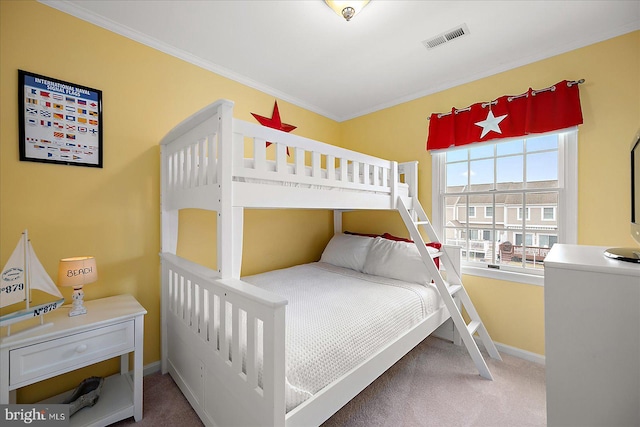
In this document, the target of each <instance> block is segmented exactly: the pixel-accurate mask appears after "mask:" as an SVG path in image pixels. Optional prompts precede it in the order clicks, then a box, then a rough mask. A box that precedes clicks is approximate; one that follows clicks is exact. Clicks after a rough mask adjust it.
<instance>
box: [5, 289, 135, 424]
mask: <svg viewBox="0 0 640 427" xmlns="http://www.w3.org/2000/svg"><path fill="white" fill-rule="evenodd" d="M85 306H86V308H87V314H85V315H82V316H75V317H69V316H68V306H63V307H61V308H59V309H58V310H56V311H54V312H52V313H50V314H47V322H52V323H53V325H52V326H50V327H48V328H44V329H37V330H34V331H29V332H25V333H24V334H16V335H12V336H9V337H4V338H2V339H1V340H0V404H6V403H16V402H15V390H16V389H18V388H20V387H24V386H27V385H29V384H33V383H36V382H39V381H42V380H45V379H47V378H51V377H54V376H56V375H60V374H63V373H65V372H70V371H74V370H76V369H78V368H82V367H84V366H88V365H92V364H94V363H98V362H101V361H104V360H107V359H111V358H113V357H117V356H120V374H116V375H113V376H110V377H108V378H106V379H105V382H104V386H103V388H102V392H101V394H100V398H99V399H98V402H97V403H96V404H95V406H93V407H91V408H88V409H83V410H81V411H79V412H77V413H76V414H75V415H74V416H72V417H71V419H70V421H71V425H72V426H76V425H78V426H85V425H96V426H105V425H109V424H112V423H114V422H116V421H119V420H122V419H125V418H129V417H134V418H135V420H136V421H140V420H141V419H142V349H143V341H144V340H143V331H144V315H145V314H146V313H147V311H146V310H145V309H144V307H142V306H141V305H140V303H138V301H136V299H135V298H133V297H132V296H131V295H118V296H114V297H108V298H102V299H97V300H92V301H86V302H85ZM129 353H133V375H132V376H131V375H129ZM71 392H73V391H72V390H70V391H69V392H67V393H63V394H61V395H59V396H55V397H52V398H51V399H47V400H46V401H43V402H40V403H58V402H62V401H63V400H64V398H65V397H66V396H67V395H68V394H69V393H71Z"/></svg>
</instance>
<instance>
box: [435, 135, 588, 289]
mask: <svg viewBox="0 0 640 427" xmlns="http://www.w3.org/2000/svg"><path fill="white" fill-rule="evenodd" d="M546 135H558V190H557V192H558V208H557V210H556V219H557V223H558V233H557V239H558V243H567V244H575V243H577V240H578V225H577V221H576V220H575V218H577V216H578V128H577V127H572V128H568V129H563V130H559V131H555V132H548V133H544V134H536V135H529V136H528V138H535V137H539V136H546ZM523 138H525V137H519V138H504V139H499V140H492V141H490V142H486V143H477V144H473V145H475V146H478V145H479V144H484V145H495V144H501V143H504V142H510V141H516V140H521V139H523ZM460 148H461V149H464V148H470V146H469V145H467V146H464V147H460ZM446 152H447V150H437V151H431V175H432V176H431V180H432V181H431V184H432V188H431V189H432V191H431V197H432V200H431V203H432V205H431V206H432V209H431V211H432V214H431V216H432V218H431V220H432V222H431V223H432V225H433V227H434V229H435V231H436V234H437V235H438V236H444V233H443V214H444V212H443V204H444V196H443V195H442V193H443V190H444V189H443V188H442V186H443V185H444V183H446V177H445V173H446V167H445V163H446ZM554 191H556V190H554ZM494 214H495V213H494ZM462 274H469V275H474V276H480V277H487V278H491V279H497V280H505V281H510V282H516V283H526V284H532V285H538V286H544V269H540V271H538V270H536V271H532V272H516V271H507V270H501V269H497V268H492V267H489V266H488V265H487V266H484V267H481V266H478V265H477V263H474V264H473V265H470V263H469V262H466V261H465V260H463V261H462Z"/></svg>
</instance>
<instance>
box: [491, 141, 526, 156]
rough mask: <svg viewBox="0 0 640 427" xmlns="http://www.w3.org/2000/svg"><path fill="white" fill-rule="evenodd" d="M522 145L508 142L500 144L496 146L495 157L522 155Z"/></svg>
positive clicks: (518, 142)
mask: <svg viewBox="0 0 640 427" xmlns="http://www.w3.org/2000/svg"><path fill="white" fill-rule="evenodd" d="M522 143H523V141H522V140H521V139H520V140H517V141H510V142H502V143H500V144H496V149H497V155H498V156H505V155H507V154H521V153H522Z"/></svg>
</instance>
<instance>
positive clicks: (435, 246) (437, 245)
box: [382, 233, 442, 269]
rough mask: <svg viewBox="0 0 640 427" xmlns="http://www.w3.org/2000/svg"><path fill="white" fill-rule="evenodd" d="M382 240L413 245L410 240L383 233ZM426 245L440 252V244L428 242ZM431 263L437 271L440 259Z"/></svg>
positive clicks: (437, 258) (435, 259)
mask: <svg viewBox="0 0 640 427" xmlns="http://www.w3.org/2000/svg"><path fill="white" fill-rule="evenodd" d="M382 238H384V239H389V240H394V241H396V242H407V243H413V240H411V239H407V238H404V237H398V236H394V235H393V234H389V233H384V234H383V235H382ZM426 245H427V246H431V247H432V248H436V249H438V250H440V248H441V247H442V243H438V242H429V243H426ZM433 262H434V263H435V264H436V268H438V269H439V268H440V258H439V257H436V258H434V259H433Z"/></svg>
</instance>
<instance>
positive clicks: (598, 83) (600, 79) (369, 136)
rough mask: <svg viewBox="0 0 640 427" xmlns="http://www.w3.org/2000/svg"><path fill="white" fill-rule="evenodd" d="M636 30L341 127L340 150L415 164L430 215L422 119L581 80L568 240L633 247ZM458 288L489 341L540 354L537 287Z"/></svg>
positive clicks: (357, 219)
mask: <svg viewBox="0 0 640 427" xmlns="http://www.w3.org/2000/svg"><path fill="white" fill-rule="evenodd" d="M638 70H640V31H636V32H634V33H631V34H627V35H624V36H621V37H617V38H614V39H611V40H608V41H605V42H602V43H598V44H595V45H591V46H588V47H585V48H582V49H578V50H574V51H572V52H569V53H566V54H563V55H558V56H555V57H553V58H550V59H547V60H543V61H539V62H536V63H533V64H530V65H527V66H523V67H520V68H517V69H514V70H511V71H507V72H504V73H500V74H497V75H494V76H491V77H487V78H484V79H481V80H478V81H475V82H472V83H468V84H465V85H461V86H458V87H455V88H453V89H449V90H445V91H442V92H439V93H437V94H434V95H431V96H426V97H423V98H420V99H417V100H415V101H412V102H407V103H405V104H402V105H399V106H396V107H393V108H389V109H386V110H383V111H379V112H376V113H373V114H369V115H367V116H364V117H360V118H356V119H353V120H350V121H348V122H345V123H343V124H342V132H343V135H342V137H343V141H349V143H350V144H349V148H351V149H354V150H361V151H366V152H367V153H369V154H372V155H374V156H380V157H388V158H393V159H395V160H398V161H407V160H418V161H419V162H420V173H419V199H420V200H421V202H422V204H423V206H424V207H425V210H427V213H428V214H430V212H431V156H430V155H429V153H428V152H426V151H425V149H424V146H425V141H426V137H427V129H428V124H427V120H426V118H427V117H428V116H429V115H430V114H431V113H432V112H442V111H449V110H451V107H453V106H455V107H457V108H463V107H466V106H468V105H471V104H473V103H476V102H480V101H488V100H492V99H495V98H497V97H499V96H502V95H508V94H514V95H515V94H519V93H523V92H525V91H526V90H527V89H528V88H529V87H530V86H531V87H533V88H534V89H540V88H544V87H547V86H550V85H552V84H554V83H556V82H558V81H560V80H563V79H568V80H577V79H581V78H584V79H586V82H585V83H584V84H582V85H580V97H581V103H582V111H583V116H584V124H583V125H581V126H580V127H579V132H578V146H579V148H578V168H579V172H578V192H579V196H578V197H579V202H578V219H577V221H578V243H579V244H584V245H598V246H600V245H601V246H634V245H635V246H637V245H636V244H635V243H634V241H633V240H632V239H631V234H630V231H629V220H630V200H629V194H630V179H629V173H630V172H629V149H630V147H631V140H632V137H633V135H634V133H635V131H636V130H637V129H638V128H639V127H640V78H639V74H638ZM345 228H347V229H351V230H354V231H374V232H383V231H387V230H388V229H395V230H400V231H399V233H401V235H404V236H406V235H407V233H406V231H402V224H401V222H400V220H399V216H398V215H395V214H388V213H380V214H378V215H376V217H375V219H374V220H371V218H370V217H368V216H367V215H365V214H362V213H351V214H349V217H348V218H347V220H345ZM464 281H465V286H466V288H467V290H468V291H469V294H470V296H471V298H472V299H473V301H474V305H475V306H476V308H477V309H478V311H479V313H480V316H481V317H482V320H483V322H484V323H485V325H486V326H487V328H488V330H489V332H490V334H491V337H492V338H493V339H494V340H495V341H498V342H500V343H503V344H507V345H510V346H513V347H517V348H520V349H524V350H527V351H530V352H533V353H537V354H544V303H543V297H544V294H543V292H544V288H543V287H539V286H533V285H523V284H517V283H508V282H504V281H497V280H490V279H484V278H480V277H471V276H465V278H464Z"/></svg>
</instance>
